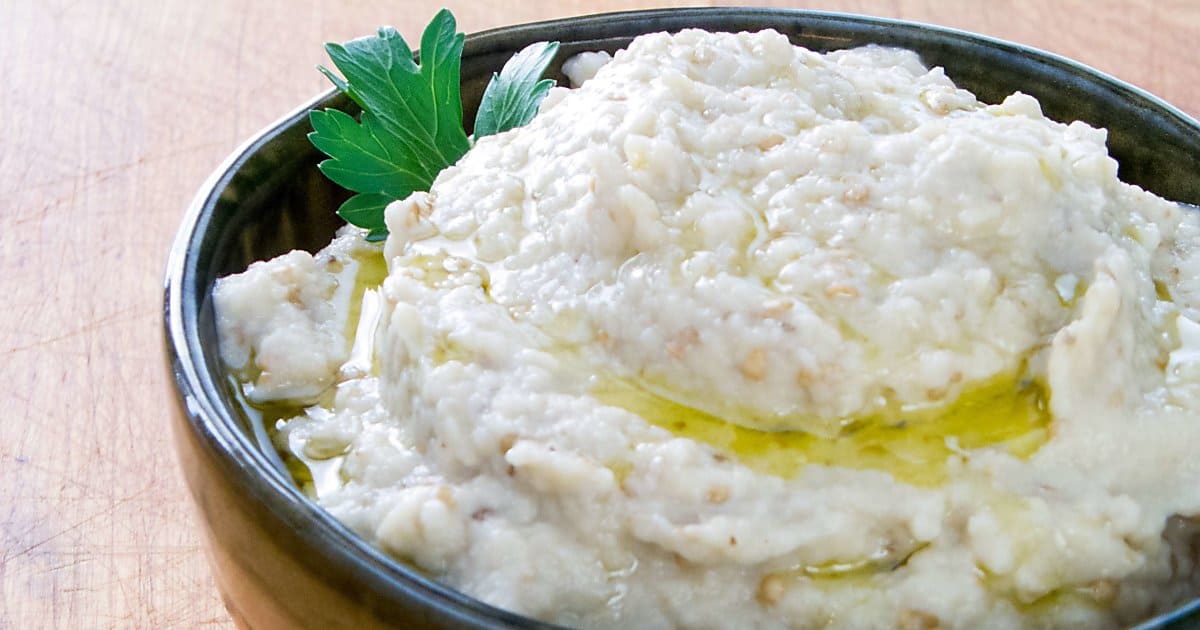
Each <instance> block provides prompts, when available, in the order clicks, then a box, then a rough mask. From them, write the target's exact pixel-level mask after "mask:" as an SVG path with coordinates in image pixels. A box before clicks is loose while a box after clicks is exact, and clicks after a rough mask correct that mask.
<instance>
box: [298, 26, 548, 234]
mask: <svg viewBox="0 0 1200 630" xmlns="http://www.w3.org/2000/svg"><path fill="white" fill-rule="evenodd" d="M464 40H465V36H464V35H463V34H462V33H459V32H457V27H456V24H455V21H454V16H453V15H452V14H451V13H450V11H448V10H446V9H442V10H441V11H439V12H438V14H437V15H435V16H434V17H433V20H432V21H430V23H429V25H428V26H426V27H425V31H424V33H423V34H422V35H421V49H420V53H421V63H420V64H418V63H417V62H416V61H414V59H413V52H412V50H411V49H410V48H409V47H408V44H407V43H406V42H405V41H404V38H403V37H401V36H400V33H398V32H397V31H396V30H395V29H393V28H391V27H383V28H380V29H379V32H378V34H377V35H376V36H375V37H364V38H361V39H356V40H353V41H350V42H347V43H345V44H333V43H330V44H326V45H325V51H326V52H327V53H328V54H329V58H330V59H331V60H332V61H333V64H334V66H336V67H337V69H338V70H340V71H341V73H342V75H343V76H344V77H345V78H344V79H343V78H341V77H339V76H338V75H336V74H335V73H334V72H332V71H331V70H329V69H328V68H325V67H319V68H318V69H319V70H320V71H321V72H322V73H323V74H324V75H325V76H326V77H328V78H329V80H330V81H331V82H332V83H333V84H334V86H336V87H337V88H338V89H339V90H341V91H342V92H344V93H345V94H346V95H347V96H348V97H350V99H351V100H353V101H354V102H355V103H356V104H357V105H358V106H359V107H360V108H361V109H362V116H361V117H360V118H359V119H357V120H356V119H355V118H354V117H353V116H351V115H349V114H347V113H345V112H342V111H339V110H336V109H326V110H314V111H312V112H310V114H309V121H310V122H311V124H312V127H313V131H312V133H310V134H308V139H309V141H311V142H312V143H313V146H315V147H317V149H319V150H320V151H321V152H322V153H324V154H325V155H327V156H329V159H327V160H324V161H322V162H321V163H320V164H319V165H318V168H320V169H321V172H322V173H324V174H325V176H326V177H328V178H329V179H330V180H332V181H333V182H334V183H336V184H338V185H339V186H342V187H343V188H346V189H348V190H351V191H354V192H355V193H357V194H356V195H354V196H353V197H351V198H350V199H348V200H347V201H346V202H345V203H344V204H342V206H341V207H340V208H338V215H339V216H341V217H342V218H343V219H345V220H346V221H347V222H349V223H352V224H354V225H357V226H359V227H362V228H365V229H366V230H367V231H368V232H367V239H368V240H373V241H375V240H382V239H384V238H386V237H387V226H386V225H385V224H384V221H383V210H384V208H385V207H386V206H387V204H389V203H391V202H392V201H395V200H397V199H403V198H405V197H407V196H409V195H410V194H412V193H413V192H415V191H419V190H429V187H430V186H431V185H432V184H433V180H434V179H435V178H436V177H437V175H438V173H440V172H441V171H442V169H444V168H446V167H447V166H450V165H452V164H454V163H455V162H457V161H458V159H459V158H461V157H462V156H463V154H464V153H466V152H467V150H468V149H469V148H470V146H471V145H470V141H469V140H468V138H467V133H466V131H465V129H464V128H463V113H462V92H461V85H460V74H461V68H462V50H463V42H464ZM557 51H558V44H557V43H547V42H538V43H536V44H532V45H530V46H528V47H526V48H525V49H524V50H522V51H520V52H518V53H517V54H516V55H513V57H512V58H511V59H509V61H508V62H507V63H506V64H504V68H503V69H502V70H501V71H500V73H499V74H493V75H492V80H491V82H490V83H489V84H488V86H487V88H486V89H485V90H484V93H483V99H482V101H481V102H480V106H479V114H478V115H477V116H476V118H475V137H476V138H482V137H484V136H487V135H491V134H494V133H499V132H502V131H507V130H508V129H512V128H514V127H519V126H522V125H525V124H526V123H528V122H529V121H530V120H532V119H533V116H534V115H535V114H536V113H537V108H538V105H539V104H540V103H541V101H542V98H544V97H545V95H546V92H547V91H549V89H550V88H551V87H552V86H553V85H554V81H553V80H552V79H542V78H541V77H542V74H543V73H544V72H545V71H546V67H547V66H549V64H550V61H551V60H552V59H553V58H554V55H555V53H557Z"/></svg>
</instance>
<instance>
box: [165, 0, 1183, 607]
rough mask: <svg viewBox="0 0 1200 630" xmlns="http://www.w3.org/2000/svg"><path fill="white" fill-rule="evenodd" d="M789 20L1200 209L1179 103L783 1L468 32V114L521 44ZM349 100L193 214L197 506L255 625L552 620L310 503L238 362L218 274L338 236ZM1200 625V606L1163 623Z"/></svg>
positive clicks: (169, 336)
mask: <svg viewBox="0 0 1200 630" xmlns="http://www.w3.org/2000/svg"><path fill="white" fill-rule="evenodd" d="M692 27H695V28H704V29H707V30H711V31H742V30H749V31H753V30H760V29H764V28H773V29H775V30H777V31H780V32H781V33H784V34H786V35H788V36H789V37H790V38H791V40H792V41H793V42H794V43H796V44H799V45H802V46H805V47H808V48H810V49H813V50H820V51H827V50H834V49H840V48H850V47H854V46H860V45H865V44H882V45H890V46H900V47H904V48H909V49H912V50H915V51H917V52H918V53H920V55H921V57H922V59H923V60H924V61H925V63H926V64H927V65H930V66H942V67H943V68H945V70H946V73H947V74H948V75H949V76H950V78H952V79H953V80H954V81H955V82H956V83H957V84H958V85H959V86H961V87H964V88H966V89H969V90H971V91H972V92H974V93H975V94H976V95H978V96H979V98H980V99H981V100H983V101H986V102H998V101H1000V100H1002V99H1003V98H1004V97H1005V96H1007V95H1008V94H1010V93H1012V92H1014V91H1021V92H1025V93H1027V94H1031V95H1033V96H1035V97H1037V98H1038V99H1039V100H1040V101H1041V103H1042V107H1043V110H1044V111H1045V113H1046V115H1047V116H1049V117H1051V118H1053V119H1056V120H1059V121H1063V122H1070V121H1073V120H1083V121H1086V122H1088V123H1090V124H1091V125H1093V126H1096V127H1104V128H1107V129H1108V132H1109V135H1108V145H1109V149H1110V152H1111V154H1112V155H1113V157H1115V158H1116V159H1117V161H1118V162H1119V164H1120V175H1121V178H1122V179H1123V180H1125V181H1127V182H1130V183H1133V184H1137V185H1139V186H1142V187H1143V188H1146V189H1148V190H1151V191H1153V192H1155V193H1157V194H1159V195H1160V196H1163V197H1166V198H1169V199H1173V200H1176V201H1182V202H1187V203H1192V204H1200V177H1198V176H1197V174H1200V126H1198V125H1197V123H1196V121H1195V120H1193V119H1191V118H1190V117H1188V116H1187V115H1185V114H1183V113H1182V112H1180V111H1178V110H1176V109H1175V108H1173V107H1171V106H1170V105H1167V104H1166V103H1164V102H1162V101H1160V100H1158V99H1156V98H1154V97H1153V96H1150V95H1149V94H1147V93H1145V92H1143V91H1141V90H1139V89H1137V88H1134V87H1132V86H1130V85H1128V84H1125V83H1123V82H1120V81H1118V80H1115V79H1113V78H1111V77H1108V76H1106V75H1103V74H1101V73H1098V72H1096V71H1094V70H1092V69H1089V68H1087V67H1084V66H1082V65H1080V64H1077V63H1075V62H1072V61H1069V60H1067V59H1064V58H1061V57H1058V56H1055V55H1051V54H1048V53H1045V52H1041V51H1037V50H1033V49H1030V48H1027V47H1023V46H1019V45H1015V44H1011V43H1007V42H1003V41H998V40H995V39H990V38H987V37H982V36H978V35H973V34H969V33H964V32H960V31H955V30H950V29H944V28H937V27H931V26H927V25H922V24H915V23H910V22H901V21H895V20H887V19H878V18H870V17H862V16H854V15H845V14H834V13H822V12H807V11H793V10H779V9H679V10H655V11H642V12H632V13H618V14H609V15H600V16H588V17H580V18H571V19H565V20H558V21H552V22H544V23H539V24H530V25H523V26H514V27H510V28H501V29H497V30H493V31H488V32H484V33H480V34H476V35H472V36H470V37H468V38H467V42H466V47H465V51H464V55H463V64H462V83H463V103H464V109H465V113H464V119H465V120H468V121H469V120H473V119H474V110H475V108H476V107H477V104H478V101H479V97H480V95H481V94H482V91H483V88H484V86H485V85H486V82H487V81H488V79H489V78H490V77H491V74H492V72H493V71H496V70H498V69H499V68H500V66H501V65H503V63H504V61H505V60H507V59H508V57H510V56H511V55H512V54H513V53H514V52H516V51H518V50H520V49H521V48H522V47H524V46H525V45H527V44H529V43H532V42H535V41H540V40H557V41H560V42H561V43H562V46H561V48H560V51H559V54H558V57H557V58H556V59H555V62H554V65H553V70H552V72H553V73H554V74H555V75H556V78H558V79H559V81H560V83H562V82H563V81H564V77H563V76H562V74H561V70H560V67H561V64H562V62H563V61H564V60H565V59H567V58H568V57H570V56H571V55H573V54H575V53H578V52H582V51H590V50H607V51H610V52H612V51H616V50H617V49H620V48H622V47H624V46H625V45H627V44H628V43H629V41H630V40H631V39H632V38H633V37H635V36H637V35H640V34H643V33H648V32H655V31H677V30H680V29H684V28H692ZM328 106H332V107H337V108H340V109H346V110H349V109H351V108H352V105H351V103H349V102H348V100H347V99H346V98H344V97H342V96H341V95H338V94H335V93H333V92H332V91H330V92H327V93H325V94H323V95H321V96H320V97H318V98H316V99H315V100H313V101H312V102H310V103H307V104H305V105H304V106H302V107H300V108H299V109H297V110H296V111H295V112H293V113H291V114H289V115H287V116H285V117H284V118H282V119H281V120H280V121H279V122H277V123H275V124H274V125H272V126H271V127H269V128H268V129H266V130H265V131H263V132H261V133H260V134H258V135H257V136H255V137H254V138H252V139H250V140H249V141H248V142H247V143H246V144H245V145H244V146H243V147H241V148H240V149H238V150H237V151H236V152H235V153H234V154H233V155H231V156H230V158H229V159H228V160H227V161H226V162H225V163H224V164H223V165H221V167H220V168H219V169H218V170H217V171H216V172H215V173H214V174H213V175H212V177H211V178H210V179H209V180H208V181H207V182H206V183H205V184H204V186H203V187H202V188H201V189H200V191H199V192H198V194H197V196H196V198H195V201H194V202H193V204H192V206H191V208H190V209H189V211H188V213H187V215H186V217H185V218H184V222H183V226H182V228H181V229H180V231H179V233H178V236H177V237H176V240H175V243H174V246H173V248H172V250H171V253H170V258H169V261H168V265H167V272H166V281H165V291H166V295H165V313H164V316H165V333H166V352H167V359H168V367H169V370H170V372H171V376H172V378H173V379H174V382H175V384H176V389H177V394H178V401H179V409H180V413H178V414H177V416H176V418H175V421H174V423H173V428H174V436H175V442H176V448H177V450H178V455H179V460H180V463H181V465H182V467H183V471H184V474H185V477H186V480H187V484H188V486H189V488H190V490H191V494H192V497H193V499H194V501H195V504H196V506H197V508H198V514H199V516H200V519H199V520H200V522H201V523H202V526H203V530H204V536H205V538H206V542H207V549H208V553H209V558H210V561H211V563H212V566H213V571H214V575H215V577H216V580H217V584H218V586H219V588H220V590H221V592H222V594H223V596H224V598H225V602H226V605H227V606H228V608H229V611H230V613H231V614H232V615H233V617H234V619H235V620H236V621H237V622H238V624H239V625H241V626H243V627H253V628H285V627H286V628H299V627H312V628H335V627H346V628H351V627H353V628H375V627H406V628H423V627H429V628H450V627H455V628H464V627H465V628H484V627H488V628H495V627H503V628H545V627H550V626H547V625H545V624H542V623H539V622H537V621H532V620H529V619H527V618H524V617H519V616H517V615H514V614H511V613H508V612H505V611H502V610H499V609H497V608H494V607H492V606H488V605H486V604H483V603H481V602H479V601H477V600H474V599H472V598H470V597H467V596H465V595H463V594H461V593H459V592H457V591H455V590H453V589H451V588H449V587H447V586H444V585H442V584H439V583H438V582H436V581H434V580H431V579H429V578H427V577H425V576H423V575H421V574H420V573H418V572H416V571H414V570H413V569H411V568H409V567H406V566H405V565H403V564H401V563H400V562H397V561H396V560H394V559H392V558H390V557H388V556H387V555H386V554H384V553H382V552H381V551H379V550H378V549H376V548H374V547H372V546H371V545H369V544H367V543H365V542H364V541H363V540H362V539H360V538H358V537H357V536H355V535H354V534H353V533H351V532H350V530H348V529H347V528H346V527H345V526H343V525H342V524H341V523H339V522H338V521H337V520H336V519H334V518H333V517H332V516H330V515H329V514H328V513H326V512H325V511H323V510H322V509H321V508H319V507H318V506H317V505H315V504H314V503H313V502H312V501H310V500H309V499H308V498H306V497H305V496H304V495H303V494H302V493H301V492H300V490H299V489H298V488H297V487H296V485H295V484H294V483H293V481H292V479H291V478H290V477H289V475H288V474H287V472H286V471H285V470H283V469H282V468H281V467H280V466H279V459H278V457H277V456H276V455H275V454H274V453H271V452H268V451H269V449H267V450H266V451H265V450H263V449H262V448H260V446H259V444H260V441H259V439H258V438H256V433H261V427H255V426H252V425H253V423H252V422H251V421H249V420H248V419H247V418H246V417H245V415H244V414H243V413H242V412H241V411H239V409H240V407H239V405H238V404H237V402H236V401H235V400H234V398H233V394H232V389H231V387H230V380H229V378H230V377H229V374H228V372H227V371H226V370H225V369H224V367H223V366H222V365H221V362H220V358H219V356H218V352H217V336H216V329H215V325H214V319H213V310H212V301H211V299H210V296H211V293H212V288H213V283H214V282H215V281H216V279H217V278H219V277H221V276H223V275H226V274H229V273H234V272H240V271H242V270H244V269H245V268H246V266H247V265H248V264H249V263H251V262H253V261H255V260H264V259H269V258H272V257H274V256H276V255H279V254H281V253H284V252H286V251H288V250H291V249H294V248H301V249H307V250H309V251H314V252H315V251H316V250H318V249H320V248H321V247H323V246H324V245H325V244H326V243H328V242H329V240H330V239H331V238H332V236H333V233H334V231H335V230H336V229H337V228H338V227H339V225H340V220H339V219H338V218H337V217H336V216H335V215H334V213H333V210H334V209H336V208H337V206H338V204H340V203H341V201H342V200H344V199H345V198H346V196H347V194H346V193H345V191H343V190H341V189H339V188H337V187H336V186H335V185H333V184H332V183H330V182H329V181H328V180H326V179H325V178H324V177H323V176H322V175H321V174H320V173H319V172H318V171H317V169H316V164H317V163H318V162H319V161H320V160H321V159H322V156H321V155H320V154H319V153H318V152H317V151H316V150H315V149H314V148H313V147H312V146H311V145H310V144H309V143H308V141H307V139H306V138H305V135H306V134H307V133H308V132H309V131H310V130H311V129H310V127H309V124H308V119H307V111H308V110H309V109H311V108H314V107H328ZM1198 625H1200V601H1196V602H1192V603H1191V604H1189V605H1188V606H1185V607H1182V608H1180V609H1178V610H1176V611H1173V612H1171V613H1168V614H1166V615H1163V616H1161V617H1159V618H1156V619H1153V620H1150V621H1148V622H1146V623H1145V624H1143V626H1142V627H1146V628H1150V627H1153V628H1168V627H1171V628H1183V627H1196V626H1198Z"/></svg>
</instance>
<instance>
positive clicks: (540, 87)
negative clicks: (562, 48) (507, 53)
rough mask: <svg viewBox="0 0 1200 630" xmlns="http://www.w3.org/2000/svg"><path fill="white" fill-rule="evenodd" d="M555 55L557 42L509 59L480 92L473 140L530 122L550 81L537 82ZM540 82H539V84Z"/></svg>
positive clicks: (535, 46) (533, 46)
mask: <svg viewBox="0 0 1200 630" xmlns="http://www.w3.org/2000/svg"><path fill="white" fill-rule="evenodd" d="M557 52H558V42H537V43H535V44H530V45H528V46H526V47H525V48H524V49H522V50H521V52H519V53H517V54H515V55H513V56H512V58H511V59H509V60H508V62H507V63H505V64H504V68H503V69H501V70H500V73H499V74H494V73H493V74H492V80H491V82H490V83H488V85H487V88H486V89H485V90H484V91H483V100H482V101H480V103H479V113H478V114H477V115H476V116H475V137H476V138H482V137H484V136H490V135H492V134H495V133H500V132H501V131H508V130H509V129H513V128H514V127H520V126H522V125H525V124H527V123H528V122H529V121H531V120H533V117H534V115H536V114H537V109H538V105H540V104H541V102H542V99H543V98H545V96H546V92H548V91H550V88H551V87H554V79H541V77H542V74H543V73H544V72H545V71H546V66H548V65H550V61H551V60H552V59H554V55H555V53H557ZM539 79H541V80H539Z"/></svg>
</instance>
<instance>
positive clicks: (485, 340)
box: [214, 30, 1200, 628]
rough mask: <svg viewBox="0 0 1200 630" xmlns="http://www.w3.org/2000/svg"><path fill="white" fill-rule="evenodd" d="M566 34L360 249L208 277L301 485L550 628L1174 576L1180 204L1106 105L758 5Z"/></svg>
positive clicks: (1195, 264)
mask: <svg viewBox="0 0 1200 630" xmlns="http://www.w3.org/2000/svg"><path fill="white" fill-rule="evenodd" d="M566 72H567V73H568V75H570V76H571V77H572V80H573V82H574V83H577V84H579V85H578V87H575V88H574V89H567V88H555V89H554V90H553V91H552V92H551V93H550V94H549V96H548V97H547V98H546V100H545V101H544V103H543V104H542V106H541V109H540V112H539V114H538V115H537V117H536V118H535V119H534V120H533V121H532V122H531V123H530V124H529V125H528V126H526V127H521V128H518V129H514V130H512V131H508V132H505V133H501V134H498V135H495V136H490V137H487V138H483V139H481V140H479V141H478V142H477V143H476V144H475V145H474V146H473V148H471V150H470V151H469V152H468V153H467V154H466V155H465V156H464V157H463V158H462V159H461V160H460V161H459V162H458V163H457V165H455V166H452V167H450V168H447V169H446V170H445V171H443V172H442V173H441V175H440V176H439V177H438V178H437V180H436V182H435V183H434V185H433V187H432V189H431V190H430V191H429V192H428V193H424V192H421V193H415V194H413V195H412V196H411V197H409V198H408V199H405V200H403V201H400V202H396V203H394V204H392V205H391V206H390V207H388V209H387V214H386V219H387V226H388V229H389V230H390V236H389V237H388V239H387V242H386V245H384V246H383V247H382V248H380V247H379V246H378V245H373V244H369V243H366V242H365V241H364V240H363V238H362V237H363V232H362V231H361V230H358V229H355V228H346V229H344V230H343V231H342V232H341V233H340V234H339V236H338V237H337V238H336V240H335V241H334V242H333V243H332V244H331V245H330V246H329V247H328V248H326V249H325V250H323V251H322V252H321V253H318V254H316V255H311V254H308V253H305V252H299V251H297V252H292V253H290V254H287V255H285V256H281V257H279V258H277V259H275V260H272V261H269V262H260V263H255V264H254V265H251V267H250V268H249V269H248V270H247V271H246V272H245V273H242V274H239V275H235V276H231V277H228V278H225V279H223V280H221V281H220V282H219V284H218V286H217V288H216V290H215V295H214V298H215V304H216V312H217V317H218V328H219V333H220V336H221V351H222V356H223V358H224V361H225V362H226V363H227V364H228V365H229V366H230V368H231V369H232V370H234V371H236V373H238V374H239V375H241V378H242V379H243V381H242V383H241V385H240V391H241V393H242V394H243V395H244V396H245V398H246V399H247V400H248V401H249V402H250V403H251V404H253V405H256V406H258V407H261V408H267V409H275V410H278V409H279V408H280V407H279V405H281V404H282V405H291V406H292V408H293V411H292V412H291V413H281V412H278V411H274V412H272V414H273V415H272V416H271V417H272V418H274V417H278V418H279V420H278V421H277V422H275V423H274V426H273V427H272V429H273V430H274V431H275V434H274V435H275V440H276V442H277V445H278V447H279V449H280V451H281V452H283V453H286V454H288V456H289V458H293V461H292V463H293V464H294V465H296V468H297V470H301V471H303V472H304V474H305V475H307V477H305V481H306V482H309V483H308V484H307V486H308V488H309V490H310V491H311V492H312V493H313V494H314V496H315V498H316V499H317V500H318V501H319V502H320V504H321V505H322V506H323V507H324V508H325V509H327V510H328V511H329V512H330V513H332V514H333V515H335V516H336V517H337V518H338V519H340V520H341V521H343V522H344V523H346V524H347V525H348V526H349V527H350V528H352V529H353V530H354V531H355V532H357V533H358V534H360V535H361V536H363V537H364V538H366V539H367V540H369V541H371V542H372V543H374V544H376V545H378V546H379V547H381V548H383V549H384V550H386V551H387V552H389V553H391V554H393V555H394V556H396V557H397V558H400V559H402V560H404V561H405V562H408V563H411V564H413V565H415V566H416V567H419V568H420V569H421V570H423V571H425V572H428V573H429V574H432V575H434V576H436V577H437V578H438V579H440V580H443V581H445V582H446V583H449V584H451V585H453V586H454V587H456V588H459V589H461V590H463V591H464V592H466V593H469V594H471V595H473V596H475V597H478V598H480V599H482V600H483V601H486V602H488V603H491V604H494V605H496V606H500V607H503V608H506V609H509V610H512V611H516V612H518V613H521V614H525V615H529V616H532V617H537V618H540V619H544V620H548V621H553V622H558V623H563V624H569V625H579V626H586V627H637V628H667V627H689V628H710V627H729V626H737V627H756V628H775V627H780V628H782V627H827V626H829V627H845V628H894V627H898V628H932V627H947V628H985V627H986V628H1016V627H1038V626H1043V627H1061V626H1075V627H1091V628H1103V627H1112V626H1120V625H1128V624H1130V623H1134V622H1136V621H1138V620H1141V619H1145V618H1146V617H1147V616H1149V615H1151V614H1154V613H1156V612H1159V611H1163V610H1165V609H1167V608H1169V607H1171V606H1173V605H1177V604H1178V603H1180V602H1182V601H1185V600H1187V599H1190V598H1192V597H1195V596H1196V595H1197V594H1198V593H1200V571H1197V567H1196V564H1197V561H1198V558H1197V555H1198V554H1197V540H1200V538H1198V537H1197V534H1196V532H1197V530H1200V524H1198V518H1200V458H1198V457H1197V454H1198V453H1200V308H1198V307H1200V253H1198V252H1200V249H1198V246H1200V220H1198V219H1197V216H1196V215H1195V214H1194V213H1192V212H1190V211H1188V210H1186V209H1185V208H1183V207H1181V206H1180V205H1177V204H1175V203H1171V202H1168V201H1165V200H1162V199H1160V198H1158V197H1155V196H1154V195H1152V194H1150V193H1148V192H1146V191H1143V190H1141V189H1139V188H1137V187H1135V186H1131V185H1128V184H1125V183H1122V182H1121V181H1119V180H1118V178H1117V164H1116V162H1114V160H1113V159H1111V158H1110V157H1109V156H1108V155H1107V152H1106V149H1105V132H1104V131H1102V130H1098V129H1094V128H1092V127H1089V126H1088V125H1086V124H1084V123H1081V122H1074V123H1071V124H1060V123H1058V122H1054V121H1051V120H1048V119H1047V118H1045V117H1044V116H1043V115H1042V113H1041V110H1040V107H1039V105H1038V102H1037V101H1036V100H1035V99H1033V98H1031V97H1030V96H1026V95H1023V94H1020V93H1017V94H1013V95H1011V96H1009V97H1008V98H1006V99H1005V100H1004V101H1003V102H1002V103H999V104H994V105H987V104H984V103H981V102H979V101H978V100H977V99H976V98H975V97H974V96H973V95H972V94H970V93H969V92H967V91H964V90H962V89H958V88H957V87H956V86H955V85H954V84H953V83H952V82H951V80H950V79H948V78H947V77H946V76H945V74H944V73H943V72H942V70H941V69H939V68H934V69H928V68H926V67H924V66H923V65H922V63H921V61H920V59H919V58H918V56H917V55H916V54H914V53H912V52H908V51H904V50H896V49H889V48H881V47H866V48H859V49H855V50H844V51H837V52H832V53H828V54H818V53H815V52H811V51H809V50H806V49H804V48H799V47H795V46H792V45H791V44H790V43H789V41H788V39H787V38H786V37H784V36H783V35H781V34H779V33H776V32H774V31H769V30H768V31H763V32H759V33H738V34H724V33H706V32H702V31H698V30H688V31H684V32H681V33H678V34H675V35H668V34H663V33H660V34H652V35H646V36H643V37H639V38H637V39H636V40H634V41H633V43H632V44H630V46H629V47H628V48H627V49H626V50H623V51H621V52H618V53H617V54H616V55H615V56H614V57H612V58H611V60H610V59H609V58H608V57H607V56H606V55H602V54H599V53H595V54H588V55H584V56H581V57H577V58H575V59H573V60H572V61H571V62H569V63H568V64H567V67H566ZM592 75H594V76H592ZM384 265H386V269H385V268H384ZM292 416H294V417H292Z"/></svg>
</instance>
